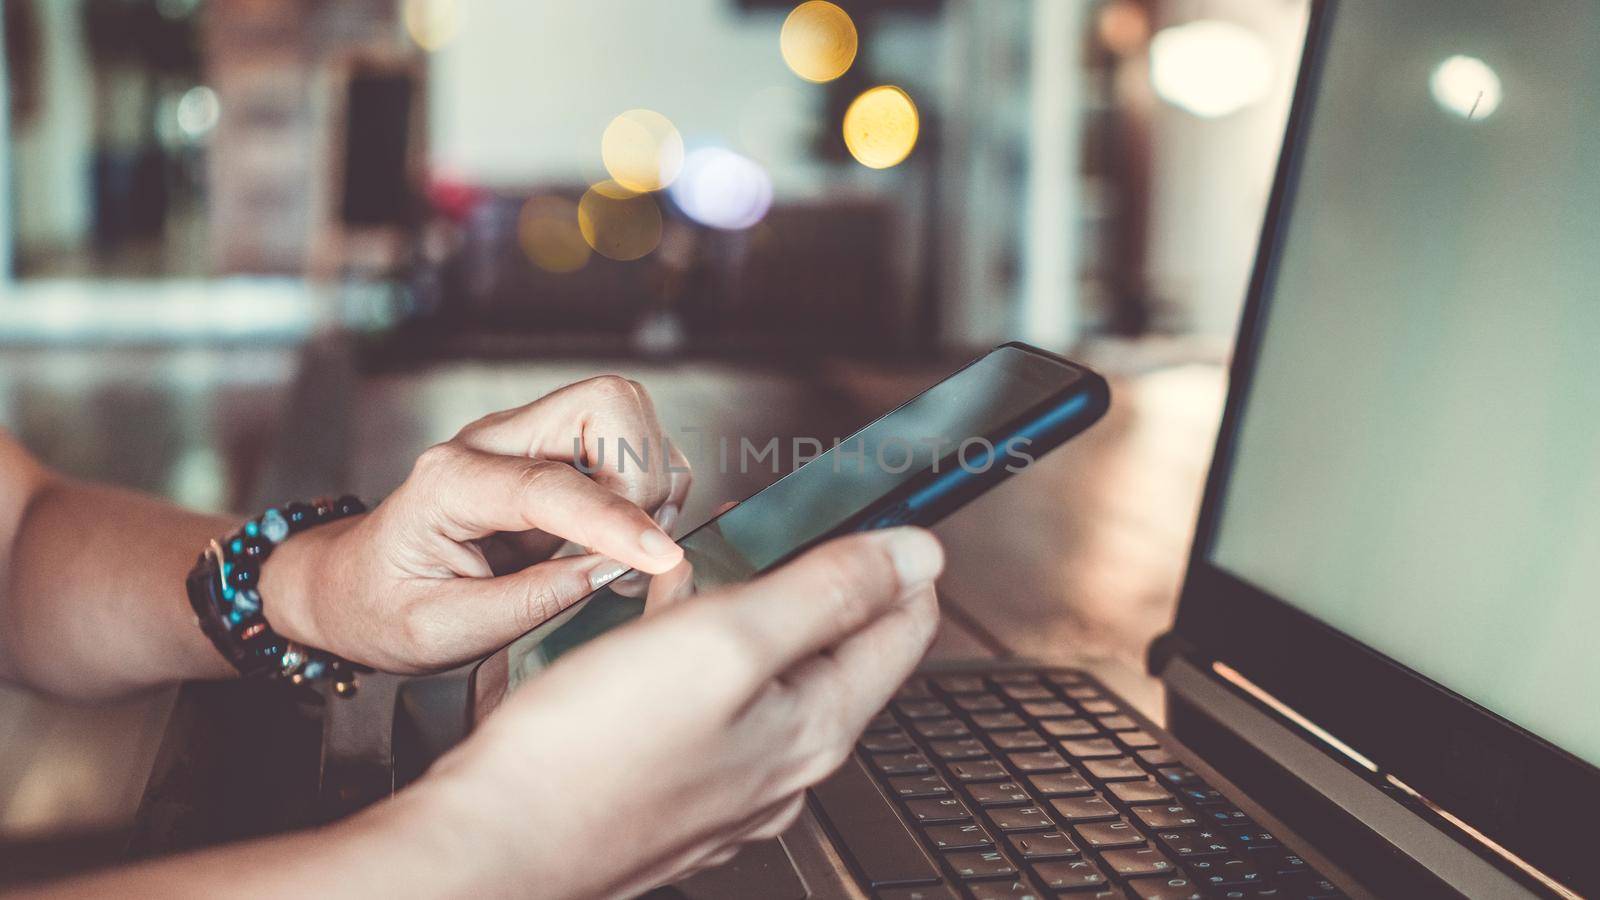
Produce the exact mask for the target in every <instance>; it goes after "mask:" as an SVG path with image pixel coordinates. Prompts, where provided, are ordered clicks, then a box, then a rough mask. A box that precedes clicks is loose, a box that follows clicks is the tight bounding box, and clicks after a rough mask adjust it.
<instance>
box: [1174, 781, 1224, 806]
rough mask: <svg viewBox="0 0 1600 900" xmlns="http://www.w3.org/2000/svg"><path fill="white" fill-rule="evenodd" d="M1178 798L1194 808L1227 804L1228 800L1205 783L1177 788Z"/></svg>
mask: <svg viewBox="0 0 1600 900" xmlns="http://www.w3.org/2000/svg"><path fill="white" fill-rule="evenodd" d="M1178 797H1179V798H1180V799H1183V800H1187V801H1189V802H1190V803H1193V804H1194V805H1195V806H1215V805H1217V804H1219V803H1227V802H1228V798H1227V797H1224V796H1222V792H1221V791H1218V790H1217V789H1216V788H1213V787H1211V786H1209V785H1207V784H1206V783H1205V782H1201V783H1200V784H1197V785H1190V786H1189V787H1185V788H1179V789H1178Z"/></svg>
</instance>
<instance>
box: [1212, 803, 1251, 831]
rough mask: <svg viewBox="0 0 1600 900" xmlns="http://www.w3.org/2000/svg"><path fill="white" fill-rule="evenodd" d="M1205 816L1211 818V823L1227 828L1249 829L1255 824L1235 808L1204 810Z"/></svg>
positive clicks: (1242, 811) (1225, 807) (1240, 810)
mask: <svg viewBox="0 0 1600 900" xmlns="http://www.w3.org/2000/svg"><path fill="white" fill-rule="evenodd" d="M1206 815H1207V816H1209V817H1210V818H1211V821H1213V822H1216V823H1217V824H1218V825H1222V826H1224V827H1227V828H1251V827H1254V826H1255V824H1256V823H1255V822H1254V821H1253V820H1252V819H1251V818H1250V817H1249V816H1247V815H1245V813H1244V810H1242V809H1239V808H1238V807H1235V806H1221V807H1218V808H1216V809H1208V810H1206Z"/></svg>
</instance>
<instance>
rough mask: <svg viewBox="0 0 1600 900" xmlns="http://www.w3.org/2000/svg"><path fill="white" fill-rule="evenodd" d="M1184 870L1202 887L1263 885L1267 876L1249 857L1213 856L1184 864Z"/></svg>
mask: <svg viewBox="0 0 1600 900" xmlns="http://www.w3.org/2000/svg"><path fill="white" fill-rule="evenodd" d="M1184 868H1186V869H1188V870H1189V874H1190V875H1192V876H1194V879H1195V880H1196V881H1198V882H1200V883H1201V884H1202V885H1210V886H1212V887H1234V886H1239V885H1246V886H1248V885H1252V884H1261V883H1262V882H1264V881H1265V880H1266V875H1265V874H1264V873H1263V872H1262V871H1261V870H1260V869H1259V868H1258V867H1257V866H1256V864H1255V860H1253V859H1251V858H1249V857H1247V856H1237V855H1235V856H1213V857H1207V858H1205V859H1195V860H1190V861H1187V862H1185V863H1184Z"/></svg>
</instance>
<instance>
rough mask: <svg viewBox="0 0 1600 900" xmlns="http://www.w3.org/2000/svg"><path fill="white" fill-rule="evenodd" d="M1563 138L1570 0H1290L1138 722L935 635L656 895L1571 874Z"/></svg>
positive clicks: (1097, 699) (1578, 203) (1575, 462)
mask: <svg viewBox="0 0 1600 900" xmlns="http://www.w3.org/2000/svg"><path fill="white" fill-rule="evenodd" d="M1597 173H1600V3H1596V2H1593V0H1543V2H1540V3H1538V4H1513V3H1509V2H1504V0H1492V2H1491V0H1410V2H1407V3H1404V4H1398V3H1379V2H1332V0H1324V2H1316V3H1314V4H1313V6H1312V9H1311V16H1310V26H1309V36H1308V41H1307V45H1306V51H1305V54H1304V57H1303V62H1302V68H1301V72H1300V76H1299V82H1298V87H1297V90H1296V93H1295V98H1294V104H1293V109H1292V112H1291V115H1290V122H1289V128H1288V134H1287V138H1286V141H1285V144H1284V150H1283V154H1282V158H1281V162H1280V165H1279V169H1278V173H1277V176H1276V181H1275V184H1274V187H1273V190H1272V194H1271V198H1270V202H1269V208H1268V213H1267V218H1266V223H1265V227H1264V229H1263V233H1262V239H1261V244H1260V248H1259V252H1258V258H1257V262H1256V267H1255V271H1254V275H1253V277H1252V280H1251V284H1250V290H1249V296H1248V299H1247V303H1246V307H1245V311H1244V315H1243V321H1242V325H1241V329H1240V332H1239V338H1238V345H1237V351H1236V354H1235V357H1234V363H1233V369H1232V381H1231V387H1230V394H1229V398H1228V402H1227V407H1226V412H1225V415H1224V419H1223V423H1222V428H1221V431H1220V435H1219V438H1218V443H1217V448H1216V452H1215V456H1214V461H1213V464H1212V470H1211V473H1210V476H1209V480H1208V483H1207V486H1206V490H1205V495H1204V501H1203V504H1202V509H1201V512H1200V520H1199V523H1198V527H1197V530H1196V537H1195V539H1194V544H1193V547H1192V551H1191V558H1190V563H1189V567H1188V571H1187V575H1186V578H1185V582H1184V585H1183V589H1182V595H1181V598H1180V603H1179V612H1178V616H1177V619H1176V623H1175V625H1174V626H1173V628H1172V629H1171V631H1170V632H1169V633H1167V634H1166V635H1164V636H1163V637H1162V638H1160V639H1159V640H1158V641H1156V643H1155V644H1154V645H1153V646H1152V648H1151V650H1150V653H1149V671H1150V674H1151V675H1153V676H1155V677H1156V678H1157V679H1159V681H1160V683H1161V685H1162V687H1163V688H1164V691H1165V707H1166V718H1165V724H1164V727H1163V726H1162V725H1158V724H1157V723H1156V722H1154V721H1152V720H1150V719H1149V718H1146V717H1145V716H1144V715H1142V714H1140V712H1139V711H1138V710H1136V709H1135V708H1134V707H1133V705H1132V704H1130V703H1128V702H1126V701H1125V700H1124V699H1123V698H1122V697H1120V696H1118V694H1117V693H1116V692H1115V691H1114V690H1113V689H1112V688H1111V687H1109V686H1108V684H1107V682H1106V680H1105V679H1104V678H1102V677H1101V676H1100V674H1099V673H1097V672H1096V671H1092V670H1087V669H1074V668H1063V667H1057V666H1044V665H1030V664H1028V663H1025V662H1018V661H1011V660H1007V661H1002V662H994V661H985V662H973V663H970V664H958V665H941V666H937V667H933V668H930V669H928V670H925V671H923V672H920V673H919V674H918V675H916V676H915V677H914V678H913V679H912V680H911V681H910V682H909V683H907V684H906V685H905V686H904V687H903V688H902V689H901V691H900V692H899V694H898V695H897V697H896V698H895V699H894V700H893V701H892V702H891V703H890V705H889V706H888V707H887V708H886V709H884V710H883V712H882V713H881V714H880V715H879V716H877V717H876V718H875V719H874V720H873V722H872V723H871V725H870V727H869V729H868V730H867V732H866V733H865V734H864V735H862V737H861V739H860V742H859V745H858V748H857V752H856V753H855V754H854V755H853V756H852V757H851V759H850V760H848V762H847V763H846V764H845V766H844V767H843V768H842V769H841V770H840V771H839V772H838V773H836V774H835V775H834V776H832V777H831V778H830V779H829V780H828V781H826V782H825V783H823V784H822V785H820V786H818V787H817V788H816V789H815V790H814V791H812V792H811V795H810V798H809V807H808V810H807V812H806V813H805V815H803V816H802V818H801V820H800V821H799V822H798V823H797V825H796V826H795V827H794V828H793V829H792V830H791V831H790V832H789V833H788V834H786V835H785V836H784V837H783V838H782V839H781V840H778V841H773V842H768V843H766V844H761V845H755V846H753V847H751V848H750V849H748V850H746V851H745V852H744V853H742V854H741V855H740V857H739V858H737V859H736V860H735V861H734V862H733V863H731V864H729V865H728V866H725V867H723V868H721V869H718V870H713V871H711V872H707V873H703V874H701V875H699V876H697V877H695V878H693V879H690V880H689V881H686V882H684V883H683V884H680V885H674V886H671V887H669V888H663V889H661V890H660V891H659V892H657V894H658V895H659V896H664V897H704V898H719V897H764V898H765V897H771V898H794V900H801V898H806V897H855V898H868V897H871V898H878V900H946V898H1001V897H1005V898H1046V897H1056V896H1066V897H1073V898H1079V897H1081V898H1102V897H1103V898H1131V897H1136V898H1143V900H1180V898H1212V897H1273V898H1336V897H1347V896H1348V897H1402V898H1413V897H1447V896H1466V897H1494V898H1501V897H1523V896H1569V897H1572V896H1584V895H1590V896H1600V862H1597V861H1596V860H1595V859H1594V857H1593V856H1592V854H1594V853H1595V850H1596V844H1597V841H1600V824H1597V820H1600V819H1597V817H1600V653H1597V652H1595V650H1594V648H1593V647H1592V646H1591V645H1592V642H1593V640H1594V636H1595V635H1597V634H1600V288H1597V287H1596V286H1597V285H1600V252H1597V243H1600V174H1597ZM1024 477H1026V476H1024ZM1070 653H1071V648H1063V656H1068V655H1070ZM428 689H429V688H427V686H426V683H423V684H422V685H421V686H420V687H418V688H417V689H416V691H415V692H413V694H412V695H411V696H409V697H408V696H406V695H404V694H403V695H402V697H401V700H400V707H401V709H400V712H401V713H402V716H401V719H402V727H401V731H404V729H405V728H407V727H410V728H413V729H415V728H419V727H425V725H417V724H416V723H426V722H427V721H428V719H429V716H428V715H427V714H425V713H424V712H419V713H417V714H416V715H412V716H410V717H409V718H408V717H406V716H405V715H404V713H405V711H406V709H407V708H415V709H416V710H425V709H426V708H427V706H428V703H427V698H426V697H425V696H423V695H422V693H419V692H422V691H426V690H428ZM406 721H409V722H411V723H413V724H412V725H410V726H406V725H404V722H406ZM402 738H403V735H401V733H400V732H399V731H397V737H396V755H397V758H398V757H399V756H401V755H403V754H402V753H401V749H400V748H401V746H402V745H403V744H404V743H405V741H404V740H403V739H402ZM424 764H425V760H424V761H423V762H420V763H417V764H416V765H414V766H411V767H410V768H411V770H412V771H413V772H415V771H420V768H421V766H422V765H424ZM406 768H407V766H405V765H402V766H401V769H402V770H403V771H402V773H401V776H400V780H402V781H403V780H404V779H405V777H406V776H405V773H404V770H405V769H406Z"/></svg>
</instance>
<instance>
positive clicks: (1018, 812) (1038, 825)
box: [989, 806, 1056, 832]
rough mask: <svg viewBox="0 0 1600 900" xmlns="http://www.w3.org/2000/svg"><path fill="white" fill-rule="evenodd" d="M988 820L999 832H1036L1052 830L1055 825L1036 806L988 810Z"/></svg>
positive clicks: (1003, 807)
mask: <svg viewBox="0 0 1600 900" xmlns="http://www.w3.org/2000/svg"><path fill="white" fill-rule="evenodd" d="M989 820H990V821H992V822H994V827H996V828H998V829H1000V830H1001V831H1007V832H1009V831H1037V830H1039V829H1044V828H1054V827H1056V823H1055V822H1053V821H1051V820H1050V817H1049V816H1047V815H1045V812H1044V810H1042V809H1040V808H1039V807H1037V806H1012V807H1005V806H1002V807H999V808H997V809H991V810H989Z"/></svg>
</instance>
